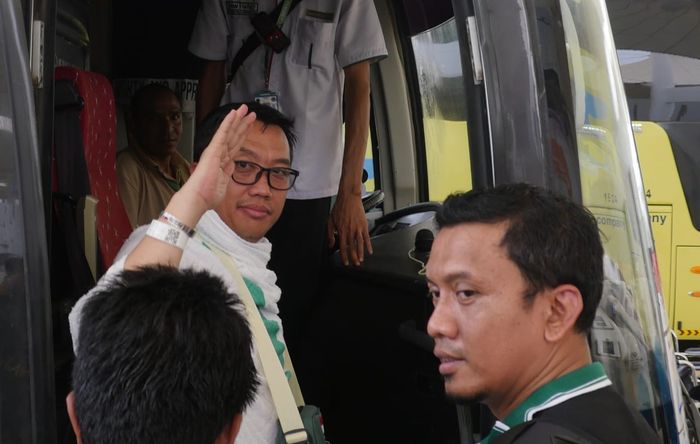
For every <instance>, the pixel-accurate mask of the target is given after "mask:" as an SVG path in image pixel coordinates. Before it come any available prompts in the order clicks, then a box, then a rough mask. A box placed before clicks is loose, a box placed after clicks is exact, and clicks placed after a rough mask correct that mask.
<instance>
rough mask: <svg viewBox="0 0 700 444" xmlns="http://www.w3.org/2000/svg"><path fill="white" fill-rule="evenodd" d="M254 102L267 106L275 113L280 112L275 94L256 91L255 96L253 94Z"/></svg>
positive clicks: (277, 97)
mask: <svg viewBox="0 0 700 444" xmlns="http://www.w3.org/2000/svg"><path fill="white" fill-rule="evenodd" d="M255 101H256V102H258V103H259V104H261V105H267V106H269V107H270V108H274V109H276V110H277V111H279V110H280V106H279V96H278V95H277V93H276V92H272V91H267V90H264V91H258V92H257V94H255Z"/></svg>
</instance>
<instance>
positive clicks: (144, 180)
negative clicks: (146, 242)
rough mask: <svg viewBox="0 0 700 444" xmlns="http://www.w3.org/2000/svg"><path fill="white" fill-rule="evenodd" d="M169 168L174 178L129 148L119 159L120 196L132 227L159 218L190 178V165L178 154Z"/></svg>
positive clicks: (174, 156) (172, 159)
mask: <svg viewBox="0 0 700 444" xmlns="http://www.w3.org/2000/svg"><path fill="white" fill-rule="evenodd" d="M170 165H171V167H172V169H173V171H175V177H173V176H172V175H170V174H166V173H165V172H164V171H163V170H162V169H161V168H160V167H159V166H158V165H157V164H156V163H155V162H153V161H152V160H150V159H148V158H147V157H146V156H144V155H143V154H141V153H140V152H139V151H137V150H135V149H132V148H127V149H125V150H123V151H121V152H120V153H119V155H118V156H117V179H118V181H119V194H120V195H121V198H122V202H124V207H125V209H126V214H127V215H128V216H129V222H131V226H132V227H134V228H135V227H138V226H140V225H145V224H148V223H150V222H151V220H153V219H155V218H157V217H158V215H159V214H160V212H161V211H163V210H164V209H165V206H166V205H167V204H168V201H170V198H171V197H172V196H173V194H175V191H177V190H179V189H180V187H181V186H182V184H184V183H185V181H186V180H187V179H188V178H189V177H190V165H189V163H188V162H187V161H186V160H185V158H184V157H182V156H181V155H180V154H179V153H174V154H173V155H172V156H171V158H170Z"/></svg>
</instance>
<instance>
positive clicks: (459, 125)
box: [411, 17, 472, 201]
mask: <svg viewBox="0 0 700 444" xmlns="http://www.w3.org/2000/svg"><path fill="white" fill-rule="evenodd" d="M411 45H412V47H413V53H414V56H415V61H416V68H417V72H418V84H419V87H420V96H421V109H422V112H423V116H422V117H423V119H422V120H423V132H424V135H425V155H426V163H427V176H428V190H429V199H430V200H433V201H442V200H444V199H445V197H447V196H448V195H449V194H450V193H453V192H456V191H467V190H469V189H471V187H472V183H471V165H470V163H469V138H468V136H467V122H466V108H465V107H466V100H465V90H464V81H463V78H462V67H461V65H460V50H459V41H458V39H457V27H456V24H455V19H454V17H453V18H451V19H449V20H447V21H446V22H444V23H442V24H440V25H438V26H436V27H434V28H431V29H428V30H426V31H424V32H422V33H420V34H418V35H415V36H413V37H412V38H411Z"/></svg>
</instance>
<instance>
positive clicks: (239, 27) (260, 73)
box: [189, 0, 387, 199]
mask: <svg viewBox="0 0 700 444" xmlns="http://www.w3.org/2000/svg"><path fill="white" fill-rule="evenodd" d="M279 1H282V0H279ZM276 4H277V2H276V1H275V0H259V1H254V0H235V1H234V0H203V1H202V7H201V9H200V10H199V14H198V15H197V20H196V22H195V26H194V31H193V33H192V37H191V40H190V45H189V49H190V51H191V52H192V53H193V54H194V55H196V56H198V57H200V58H203V59H206V60H226V63H227V75H228V69H229V68H230V64H231V61H232V60H233V58H234V57H235V55H236V53H237V52H238V50H239V49H240V47H241V45H242V44H243V41H244V40H245V39H246V38H247V37H248V36H249V35H250V34H251V33H252V32H253V27H252V25H251V24H250V17H251V16H250V15H249V12H247V11H253V13H256V12H259V11H265V12H268V13H270V12H272V11H273V10H274V8H275V6H276ZM282 30H283V31H284V33H285V34H286V35H287V36H288V37H289V38H290V40H291V42H292V43H291V45H290V46H289V47H288V48H287V49H285V50H284V52H282V53H281V54H274V56H273V57H272V68H271V71H270V84H269V87H267V88H266V87H265V54H266V51H267V47H265V46H264V45H261V46H260V47H259V48H257V49H256V50H255V51H254V52H253V53H252V54H251V55H250V56H248V58H247V59H246V60H245V62H244V63H243V66H241V67H240V68H239V69H238V71H237V73H236V76H235V78H234V79H233V81H232V82H231V85H229V87H228V89H227V90H226V92H225V93H224V96H223V98H222V101H221V103H222V104H223V103H231V102H244V101H251V100H253V99H254V97H255V94H256V93H257V92H259V91H262V90H266V89H268V90H270V91H273V92H275V93H277V94H278V95H279V105H280V111H282V112H283V113H284V114H286V115H287V116H289V117H291V118H293V119H294V130H295V133H296V135H297V137H298V144H297V146H296V149H295V151H294V162H293V167H294V168H296V169H298V170H299V171H300V173H301V174H300V175H299V178H298V179H297V181H296V183H295V185H294V188H292V189H291V190H290V191H289V194H288V196H287V197H288V198H290V199H316V198H321V197H328V196H332V195H334V194H336V193H337V192H338V184H339V181H340V173H341V168H342V159H343V144H342V143H343V142H342V135H341V126H342V117H341V113H342V111H341V104H342V98H343V97H342V95H343V85H344V72H343V68H345V67H347V66H349V65H352V64H354V63H358V62H361V61H365V60H370V61H376V60H377V59H379V58H381V57H384V56H386V55H387V50H386V46H385V45H384V37H383V35H382V31H381V28H380V25H379V18H378V17H377V12H376V10H375V9H374V4H373V2H372V1H371V0H302V1H301V3H299V4H298V5H297V6H296V7H295V8H294V10H292V11H291V12H290V13H289V16H288V17H287V19H286V20H285V21H284V24H283V25H282Z"/></svg>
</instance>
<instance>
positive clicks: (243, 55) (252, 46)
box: [227, 0, 301, 82]
mask: <svg viewBox="0 0 700 444" xmlns="http://www.w3.org/2000/svg"><path fill="white" fill-rule="evenodd" d="M299 3H301V0H294V1H292V4H291V6H290V7H289V12H291V11H292V10H293V9H294V8H295V7H296V6H297V5H298V4H299ZM283 5H284V2H280V3H278V4H277V7H276V8H275V9H274V11H272V14H271V15H272V19H273V20H274V21H277V18H278V17H279V16H280V12H281V11H282V6H283ZM261 44H262V40H261V39H260V37H259V36H258V34H257V33H256V32H255V31H253V32H252V33H251V34H250V35H249V36H248V37H247V38H246V39H245V41H244V42H243V45H241V48H240V49H239V50H238V52H237V53H236V55H235V56H234V57H233V61H232V62H231V69H229V74H228V80H227V81H228V82H231V81H232V80H233V76H235V75H236V72H238V69H239V68H240V67H241V66H242V65H243V62H245V60H246V59H247V58H248V56H249V55H251V54H252V53H253V51H255V50H256V49H258V46H260V45H261Z"/></svg>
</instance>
